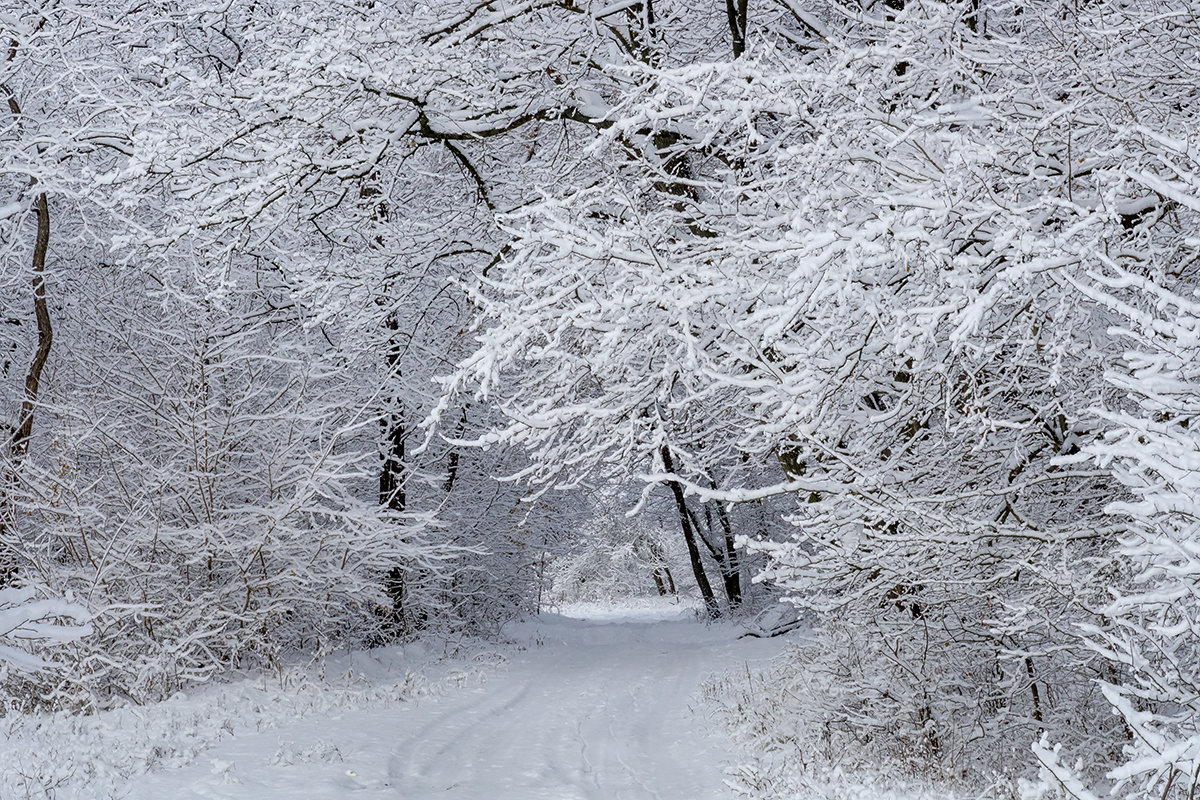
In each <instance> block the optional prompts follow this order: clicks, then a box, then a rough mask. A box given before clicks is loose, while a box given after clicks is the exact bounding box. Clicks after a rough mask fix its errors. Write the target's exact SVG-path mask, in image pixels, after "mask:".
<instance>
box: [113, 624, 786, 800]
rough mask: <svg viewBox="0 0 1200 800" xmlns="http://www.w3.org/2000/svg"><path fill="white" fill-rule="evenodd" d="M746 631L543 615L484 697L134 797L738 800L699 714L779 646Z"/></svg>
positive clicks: (253, 743)
mask: <svg viewBox="0 0 1200 800" xmlns="http://www.w3.org/2000/svg"><path fill="white" fill-rule="evenodd" d="M676 613H677V612H676ZM659 616H660V617H661V616H662V614H661V612H660V613H659ZM737 633H738V631H737V630H736V629H733V628H729V627H724V626H711V627H706V626H704V625H702V624H699V623H696V622H693V621H686V620H683V619H674V620H671V619H661V618H658V619H654V618H650V619H647V618H645V617H643V618H641V619H633V618H624V619H620V618H618V619H609V620H578V619H569V618H564V617H543V618H541V619H540V620H538V621H537V622H535V623H527V624H525V625H523V626H521V627H520V628H518V629H516V630H515V631H514V632H513V633H512V636H513V637H514V638H516V639H518V640H519V641H523V642H525V643H526V647H525V649H523V650H520V651H517V652H514V653H512V654H511V655H510V657H509V661H508V663H507V664H506V665H504V666H502V667H500V668H499V669H498V670H497V671H496V672H495V673H493V674H491V675H490V677H489V678H488V679H487V680H486V681H485V682H483V683H482V684H481V685H475V686H469V687H464V688H461V689H453V690H450V691H449V692H447V693H445V694H443V695H440V696H430V697H426V698H423V699H420V700H418V701H415V702H410V703H399V704H396V705H394V706H391V707H389V708H385V709H378V710H371V711H359V712H353V713H348V714H346V715H344V716H341V717H338V718H333V719H323V720H306V721H303V722H298V723H295V724H294V725H292V726H283V727H280V728H276V729H273V730H271V731H269V732H264V733H260V734H254V735H251V736H242V737H237V738H234V739H231V740H229V741H227V742H225V743H223V744H221V745H219V746H218V747H216V748H214V749H213V750H210V751H209V752H207V753H206V754H204V755H203V756H201V757H200V759H199V760H198V762H197V763H196V764H193V765H192V766H190V767H187V768H185V769H182V770H177V771H174V772H166V773H159V774H156V775H150V776H145V777H143V778H141V779H140V780H139V781H138V782H137V784H136V785H135V786H134V787H132V791H131V794H130V795H129V797H130V798H139V799H140V800H160V799H161V798H168V797H169V798H226V799H227V800H235V799H236V800H251V799H253V800H274V799H275V798H281V799H282V798H287V800H297V799H298V798H312V799H313V800H318V799H320V798H364V800H365V799H366V798H390V799H392V800H394V799H395V798H414V799H416V798H447V800H475V799H476V798H481V799H486V800H626V799H628V800H656V799H661V800H710V799H712V800H716V798H728V797H730V792H729V790H728V789H727V788H726V787H725V786H724V784H723V779H724V772H723V764H724V763H725V762H727V761H728V760H729V759H730V757H731V756H730V754H729V752H728V747H729V745H728V743H727V741H726V740H725V739H724V738H723V737H722V736H721V735H720V734H719V733H715V732H714V731H713V730H712V728H713V727H714V724H713V723H712V721H711V720H710V719H708V718H707V716H706V715H705V713H704V709H703V708H700V709H698V713H694V709H695V707H696V706H697V702H696V700H697V691H698V688H699V685H700V683H701V681H702V680H703V678H704V677H705V676H706V675H709V674H712V673H715V672H720V671H724V670H727V669H731V668H737V669H744V665H745V664H746V662H751V663H754V662H757V661H760V660H762V659H765V658H769V657H770V656H771V655H774V654H775V653H776V652H778V648H779V644H778V643H777V642H775V641H770V640H768V641H763V640H758V639H742V640H738V639H737V638H736V637H737Z"/></svg>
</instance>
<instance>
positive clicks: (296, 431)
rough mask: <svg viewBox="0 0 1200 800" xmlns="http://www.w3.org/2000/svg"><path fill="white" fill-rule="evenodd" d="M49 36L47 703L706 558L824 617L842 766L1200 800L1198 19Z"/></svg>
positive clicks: (45, 40)
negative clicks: (567, 576)
mask: <svg viewBox="0 0 1200 800" xmlns="http://www.w3.org/2000/svg"><path fill="white" fill-rule="evenodd" d="M0 30H2V31H3V32H4V39H5V41H6V45H5V47H4V49H3V57H2V60H0V94H3V96H4V99H5V104H4V105H5V108H3V109H0V112H2V113H0V142H2V144H0V323H3V324H2V325H0V387H2V388H0V402H2V403H3V406H2V407H0V420H2V423H0V436H2V438H3V442H4V446H3V448H2V450H0V478H2V480H3V484H2V485H0V603H2V604H3V605H0V618H3V619H6V620H11V621H12V622H13V630H15V629H16V628H17V627H20V626H25V627H24V630H26V631H27V632H29V635H27V636H23V637H19V638H20V641H19V642H17V643H16V644H13V645H12V647H10V645H9V640H8V639H7V638H6V639H5V640H4V645H3V647H4V648H5V649H4V650H0V658H5V659H7V660H10V661H13V662H14V663H16V662H21V663H26V664H28V665H34V666H31V667H30V668H28V669H24V670H22V669H16V668H14V670H13V672H12V673H11V674H9V673H6V675H7V677H6V681H7V682H8V687H7V688H8V691H9V695H10V702H11V703H14V704H16V705H18V706H22V707H37V706H42V705H46V704H49V705H58V706H65V707H69V708H73V709H76V710H94V709H96V708H101V707H105V706H107V705H109V704H112V703H115V702H119V701H122V700H127V699H132V700H135V701H139V702H140V701H146V700H150V699H154V698H159V697H164V696H168V695H170V694H171V693H172V692H174V691H176V690H178V689H179V688H182V687H185V686H188V685H191V684H193V683H196V682H200V681H204V680H207V679H209V678H211V677H213V676H216V675H220V674H223V673H224V672H225V671H227V670H228V669H230V668H231V667H236V666H249V667H260V668H261V667H267V666H270V665H272V664H277V663H279V662H280V660H281V659H284V658H286V657H287V656H288V654H289V653H295V652H301V651H305V652H307V651H320V650H323V649H328V648H332V647H340V646H356V647H364V646H368V645H370V644H373V643H380V642H384V641H393V640H396V639H403V638H405V637H412V636H416V635H420V634H421V633H422V632H423V631H428V630H435V629H436V630H440V631H455V632H458V633H472V634H485V635H486V634H488V633H494V632H495V631H496V630H498V627H499V625H501V624H502V623H503V622H504V621H506V620H508V619H511V618H513V617H514V616H517V615H520V614H521V613H525V612H528V611H530V610H533V609H536V608H538V607H539V605H540V604H541V602H542V598H543V595H544V592H545V591H546V588H547V580H548V579H547V575H548V572H547V570H552V568H553V564H554V563H555V562H556V559H557V562H558V563H559V564H560V565H561V564H574V565H575V566H574V567H571V569H575V570H576V571H577V572H578V571H579V570H580V569H581V567H579V565H580V564H588V563H591V562H589V561H588V560H587V559H586V558H583V557H581V556H580V555H579V554H580V552H581V551H587V553H588V556H587V557H588V558H592V557H594V556H595V553H597V552H600V551H599V550H597V549H596V548H601V549H604V551H605V552H608V553H618V554H621V553H623V554H624V555H621V556H620V558H624V559H626V560H627V561H628V560H629V559H632V562H630V563H634V562H636V563H638V564H643V565H649V566H648V567H647V571H646V580H647V581H649V580H650V579H651V577H652V578H653V581H654V584H653V585H654V586H657V589H658V590H659V591H665V590H666V587H667V581H668V580H671V578H670V576H669V572H664V570H667V568H668V565H667V561H668V559H667V556H666V555H665V554H666V553H667V552H668V551H671V552H676V551H672V550H671V547H672V545H670V544H669V543H665V539H664V538H663V536H662V534H661V532H662V531H666V530H669V531H670V532H671V535H672V537H678V538H677V540H678V541H679V542H680V545H679V548H678V550H677V552H678V554H679V562H680V564H681V565H682V566H680V567H678V568H677V570H676V571H677V572H678V571H679V570H681V569H682V570H685V571H688V572H690V575H689V576H688V577H687V579H688V580H689V581H694V583H695V584H696V587H697V591H698V592H700V594H701V595H702V597H703V600H704V603H705V606H706V610H707V613H708V614H709V615H710V616H717V615H726V614H736V613H738V609H739V608H740V607H743V606H755V605H756V604H762V603H765V602H767V601H769V600H773V599H774V598H776V597H777V596H779V595H782V596H783V597H784V600H785V601H786V602H789V603H791V604H794V605H795V606H797V607H799V608H800V609H803V610H804V611H805V612H806V613H807V614H809V615H810V618H811V620H812V623H813V626H814V632H815V633H814V640H813V643H812V644H811V646H808V647H806V648H804V649H803V650H802V651H800V652H797V653H796V654H795V655H794V661H795V663H794V665H793V666H794V670H793V672H792V673H787V671H786V670H785V671H784V672H783V673H780V674H779V675H778V676H777V682H778V684H779V685H780V686H781V687H783V686H784V684H786V683H787V681H788V680H790V679H791V678H795V676H796V675H798V674H803V675H804V676H806V677H805V681H807V683H806V684H805V688H804V691H805V692H806V693H807V695H806V696H807V697H808V698H809V700H810V702H808V703H807V704H806V708H805V709H797V710H796V714H797V715H802V716H803V715H808V716H807V717H805V719H806V720H807V723H806V724H808V723H810V724H808V727H807V728H805V730H806V731H808V732H807V733H805V734H803V735H802V737H801V738H803V736H809V737H811V740H805V742H804V744H803V746H804V747H811V749H812V752H814V753H815V752H833V751H838V752H839V753H840V754H841V757H844V758H847V759H850V760H854V759H859V760H861V761H862V762H863V763H879V762H883V763H887V764H894V765H896V766H897V767H898V768H900V769H902V770H904V771H908V772H912V773H917V774H938V775H944V776H953V777H955V778H966V779H969V780H984V779H986V776H987V775H990V774H993V773H995V772H996V771H1000V772H1005V773H1008V774H1020V775H1023V776H1026V777H1029V778H1030V779H1033V778H1034V777H1035V776H1037V775H1040V780H1041V782H1042V783H1041V786H1042V791H1044V792H1045V793H1046V794H1045V795H1044V796H1046V797H1052V796H1056V795H1055V794H1054V793H1058V794H1059V795H1061V796H1066V797H1076V798H1080V799H1081V800H1083V799H1085V798H1086V799H1088V800H1090V798H1098V797H1101V796H1109V794H1110V793H1111V794H1112V796H1118V797H1125V798H1142V797H1147V798H1148V797H1154V798H1171V797H1177V798H1184V797H1187V798H1191V797H1192V796H1193V794H1194V792H1195V790H1196V787H1197V785H1198V781H1197V777H1196V776H1197V775H1200V700H1198V699H1197V698H1200V591H1198V589H1197V585H1198V579H1200V561H1198V554H1200V355H1198V354H1200V297H1197V293H1196V280H1197V277H1198V276H1200V234H1198V233H1197V231H1198V230H1200V226H1198V222H1200V143H1198V142H1197V131H1200V3H1197V2H1196V0H1175V1H1174V2H1166V0H1161V1H1160V0H1032V1H1031V2H1014V1H1010V0H958V1H956V2H943V1H941V0H879V1H878V2H876V0H771V1H770V2H768V0H762V2H761V4H760V5H754V6H750V5H749V4H748V3H746V2H744V0H728V2H727V3H726V4H724V5H722V4H719V3H709V4H697V3H693V2H692V0H654V2H652V0H629V1H628V2H625V1H622V2H616V3H610V4H605V3H599V2H597V3H587V2H585V3H576V2H573V0H530V2H520V3H515V2H514V3H502V2H478V0H469V1H468V2H458V0H453V1H452V2H449V3H439V4H435V5H432V6H430V5H426V4H422V3H411V2H407V0H361V1H358V0H354V1H352V2H346V3H327V2H320V0H305V1H304V2H275V1H274V0H267V2H262V0H255V2H242V1H241V0H231V1H230V2H222V3H213V4H207V5H206V4H197V5H190V6H187V7H186V8H182V7H178V6H176V5H175V4H170V3H153V2H151V3H143V2H128V1H127V0H95V1H92V0H59V1H57V2H54V1H47V2H42V0H19V2H15V3H9V4H7V5H6V6H5V8H3V9H0ZM614 531H615V532H614ZM622 536H624V537H625V538H624V539H621V537H622ZM614 537H615V538H614ZM589 548H592V549H590V550H589ZM614 558H615V556H614ZM614 563H615V562H614ZM671 588H672V589H673V588H674V583H673V580H671ZM21 609H24V611H22V610H21ZM39 625H41V626H43V627H41V628H38V627H37V626H39ZM29 626H34V627H29ZM0 627H2V626H0ZM37 631H41V632H42V633H44V634H45V635H35V634H36V632H37ZM64 632H65V633H64ZM8 633H9V631H5V630H0V637H7V635H8ZM14 641H15V640H14ZM13 648H16V649H13ZM10 650H12V653H13V654H17V653H19V654H20V655H12V658H9V657H8V656H6V655H5V653H9V651H10ZM49 662H55V663H59V664H67V665H69V668H66V669H57V670H52V669H45V668H43V667H42V666H41V665H44V664H46V663H49ZM789 674H790V675H791V678H789V677H788V675H789ZM781 691H782V689H781ZM1114 712H1115V713H1114Z"/></svg>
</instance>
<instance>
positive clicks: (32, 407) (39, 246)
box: [0, 52, 54, 586]
mask: <svg viewBox="0 0 1200 800" xmlns="http://www.w3.org/2000/svg"><path fill="white" fill-rule="evenodd" d="M9 60H10V61H11V60H12V54H11V52H10V55H9ZM0 90H2V91H3V92H4V93H5V94H6V95H8V108H9V111H10V112H11V113H12V116H13V121H14V122H15V123H16V125H17V127H18V128H20V127H21V107H20V106H19V105H18V104H17V98H16V97H14V96H13V94H12V92H11V91H9V89H8V87H7V86H3V85H2V84H0ZM36 186H37V179H36V178H35V179H33V180H32V181H31V182H30V184H29V188H30V189H34V188H35V187H36ZM33 209H34V212H35V213H36V215H37V233H36V235H35V238H34V243H33V259H32V265H31V266H32V271H33V278H32V280H31V288H32V290H33V292H32V294H33V315H34V319H35V320H36V322H37V348H36V349H35V351H34V354H33V358H32V359H31V360H30V362H29V370H28V371H27V372H26V373H25V396H24V398H23V399H22V401H21V410H20V415H19V416H18V418H17V424H16V426H15V427H14V428H12V433H11V435H10V436H9V439H8V441H7V442H6V443H5V444H6V445H7V450H8V452H7V454H6V455H7V456H8V459H7V460H8V465H7V469H6V470H5V474H4V480H3V484H2V485H0V537H3V538H6V539H7V538H9V537H11V536H14V535H15V526H16V510H15V509H14V508H13V493H14V490H15V489H16V485H17V483H18V477H19V473H20V470H21V465H22V464H23V462H24V461H25V457H26V456H27V455H28V454H29V441H30V439H32V438H33V418H34V413H35V411H36V410H37V405H38V397H39V395H40V393H41V383H42V371H43V370H44V369H45V368H46V362H47V361H48V360H49V359H50V347H51V345H52V344H53V342H54V326H53V325H52V324H51V321H50V309H49V306H48V305H47V303H46V253H47V251H48V250H49V249H50V206H49V203H48V202H47V200H46V193H45V192H38V194H37V195H36V196H35V197H34V201H33ZM6 550H7V548H6ZM15 571H16V560H15V558H13V555H12V554H11V553H9V552H4V553H2V554H0V586H4V585H6V584H8V582H9V581H10V580H11V578H12V575H13V573H14V572H15Z"/></svg>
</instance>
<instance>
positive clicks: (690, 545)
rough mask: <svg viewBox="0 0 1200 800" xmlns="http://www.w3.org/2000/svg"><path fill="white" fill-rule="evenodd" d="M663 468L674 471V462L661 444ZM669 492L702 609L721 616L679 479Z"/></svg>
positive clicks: (672, 484) (712, 616)
mask: <svg viewBox="0 0 1200 800" xmlns="http://www.w3.org/2000/svg"><path fill="white" fill-rule="evenodd" d="M661 453H662V460H663V469H665V470H666V471H667V472H669V473H671V474H674V473H675V463H674V462H673V461H672V459H671V448H669V447H668V446H667V445H663V446H662V451H661ZM670 485H671V494H672V495H674V497H675V508H676V510H677V511H678V512H679V525H680V527H682V528H683V540H684V542H686V543H687V550H688V558H689V559H690V560H691V562H692V573H693V574H694V575H695V576H696V586H698V587H699V588H700V597H701V598H703V599H704V609H705V612H706V613H707V614H708V616H709V618H710V619H716V618H717V617H719V616H721V607H720V606H719V605H717V598H716V596H715V595H713V590H712V586H711V585H710V584H709V582H708V576H707V575H705V574H704V564H703V562H701V560H700V549H699V548H698V547H697V546H696V534H695V531H693V530H692V521H691V518H690V515H689V513H688V507H687V502H686V501H685V498H684V496H683V486H681V485H680V483H679V481H671V482H670Z"/></svg>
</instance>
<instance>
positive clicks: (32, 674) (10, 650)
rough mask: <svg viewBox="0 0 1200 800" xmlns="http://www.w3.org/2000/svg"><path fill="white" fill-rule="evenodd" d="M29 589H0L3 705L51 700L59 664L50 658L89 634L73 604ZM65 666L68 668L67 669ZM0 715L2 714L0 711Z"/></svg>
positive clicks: (84, 615)
mask: <svg viewBox="0 0 1200 800" xmlns="http://www.w3.org/2000/svg"><path fill="white" fill-rule="evenodd" d="M42 594H43V593H40V592H39V591H38V590H37V589H36V588H35V587H32V586H24V587H12V586H10V587H7V588H3V589H0V690H2V691H3V692H4V694H5V700H4V708H5V709H12V708H14V707H15V708H17V709H29V708H32V707H36V706H39V705H42V704H44V703H47V702H50V703H53V702H55V701H56V697H57V694H58V692H59V687H60V686H61V684H62V683H63V677H64V676H61V675H58V674H57V673H58V670H59V669H60V668H62V667H64V665H63V664H62V663H59V662H57V661H55V660H53V659H55V658H56V657H59V656H62V655H65V653H64V650H65V646H66V645H68V644H70V643H72V642H78V641H79V640H80V639H82V638H83V637H85V636H88V635H89V634H91V633H92V632H93V627H92V625H91V621H92V614H91V613H90V612H89V611H88V610H87V609H86V608H84V607H83V606H82V605H80V604H79V603H74V602H70V601H68V600H63V599H60V598H55V597H45V596H42ZM68 668H69V667H68ZM0 715H2V714H0Z"/></svg>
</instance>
